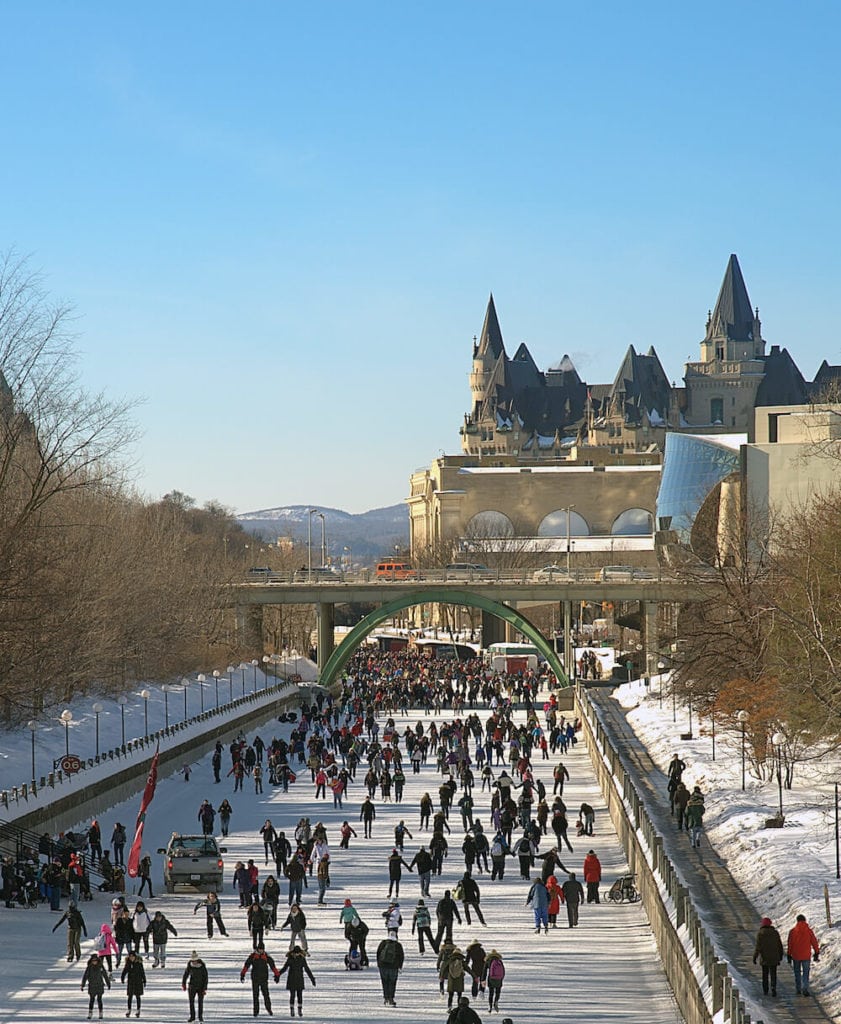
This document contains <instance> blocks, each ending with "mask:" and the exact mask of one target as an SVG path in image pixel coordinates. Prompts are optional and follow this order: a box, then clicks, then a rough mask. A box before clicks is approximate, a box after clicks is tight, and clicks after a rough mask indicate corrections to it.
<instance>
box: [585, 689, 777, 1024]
mask: <svg viewBox="0 0 841 1024" xmlns="http://www.w3.org/2000/svg"><path fill="white" fill-rule="evenodd" d="M576 706H577V708H578V713H579V716H580V718H581V722H582V728H583V731H584V733H585V736H586V738H587V745H588V748H589V751H590V757H591V760H592V762H593V768H594V770H595V773H596V777H597V778H598V780H599V784H600V786H601V790H602V795H603V796H604V798H605V801H606V803H607V807H608V811H609V813H610V816H611V820H612V821H613V824H614V827H615V828H616V832H617V834H618V836H619V838H620V841H621V842H622V845H623V847H624V850H625V854H626V856H627V858H628V865H629V867H630V869H631V871H633V872H634V873H635V874H636V881H637V888H638V890H639V892H640V894H641V896H642V901H643V905H644V906H645V910H646V913H647V915H648V919H649V922H650V923H651V927H652V931H653V933H654V936H655V940H656V942H657V946H658V949H659V951H660V955H661V958H662V960H663V966H664V969H665V971H666V975H667V977H668V978H669V982H670V984H671V985H672V990H673V992H674V994H675V999H676V1001H677V1004H678V1006H679V1008H680V1011H681V1013H682V1014H683V1017H684V1020H685V1021H686V1022H687V1024H710V1022H711V1021H712V1019H713V1017H716V1020H717V1021H719V1020H720V1021H729V1022H731V1024H750V1021H751V1017H750V1014H749V1013H748V1011H747V1009H746V1008H745V1003H744V1001H743V1000H742V998H741V994H740V992H739V989H738V987H737V986H736V984H735V983H734V980H733V977H732V975H731V974H730V971H729V969H728V965H727V964H726V963H725V962H724V961H722V960H720V959H719V958H718V957H717V956H716V953H715V949H714V947H713V943H712V940H711V939H710V937H709V935H708V933H707V930H706V928H705V926H704V924H703V922H702V921H701V918H700V916H699V914H698V912H697V911H696V910H695V907H694V905H693V902H692V898H691V896H690V893H689V890H688V889H687V888H686V886H684V885H683V884H682V883H681V881H680V879H679V876H678V872H677V870H676V869H675V866H674V864H673V863H672V861H671V860H670V858H669V857H668V856H667V854H666V852H665V850H664V849H663V839H662V837H661V836H660V834H659V832H658V831H657V828H656V827H655V825H654V823H653V822H652V821H651V818H650V817H649V815H648V812H647V811H646V809H645V805H644V802H643V798H642V797H641V795H640V793H639V791H638V790H637V787H636V785H635V783H634V780H633V778H632V776H631V774H630V772H629V770H628V769H627V768H626V766H625V765H624V763H623V761H622V757H621V755H620V752H619V751H618V750H617V748H616V747H615V746H614V745H613V743H612V742H611V738H610V734H609V732H608V730H607V729H606V728H605V726H604V724H603V722H602V721H601V719H600V717H599V715H598V713H597V710H596V709H595V708H594V706H593V704H592V703H591V701H590V699H589V696H588V695H587V692H586V690H584V689H583V688H582V687H581V686H580V685H579V687H578V688H577V690H576ZM699 977H700V978H702V979H703V981H704V982H705V983H706V984H705V985H702V984H700V983H699ZM719 1015H720V1016H719ZM757 1024H762V1022H761V1021H760V1022H757Z"/></svg>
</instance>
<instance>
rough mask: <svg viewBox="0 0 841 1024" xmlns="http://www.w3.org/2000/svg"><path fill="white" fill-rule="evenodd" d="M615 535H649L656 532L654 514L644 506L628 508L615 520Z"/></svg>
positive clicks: (612, 527)
mask: <svg viewBox="0 0 841 1024" xmlns="http://www.w3.org/2000/svg"><path fill="white" fill-rule="evenodd" d="M610 532H611V534H612V535H613V536H614V537H643V536H645V537H647V536H648V535H649V534H650V533H653V532H654V516H653V515H652V514H651V513H650V512H647V511H646V510H645V509H644V508H626V509H625V511H624V512H622V513H621V514H620V515H618V516H617V517H616V518H615V519H614V520H613V526H611V528H610Z"/></svg>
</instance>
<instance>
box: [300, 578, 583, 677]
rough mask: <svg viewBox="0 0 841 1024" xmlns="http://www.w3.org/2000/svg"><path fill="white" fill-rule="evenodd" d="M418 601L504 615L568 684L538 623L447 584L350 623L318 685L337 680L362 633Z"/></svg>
mask: <svg viewBox="0 0 841 1024" xmlns="http://www.w3.org/2000/svg"><path fill="white" fill-rule="evenodd" d="M418 604H456V605H465V606H466V607H468V608H478V609H480V610H481V611H483V612H488V613H489V614H491V615H495V616H497V618H500V619H503V620H504V621H505V622H508V623H510V624H511V625H512V626H513V627H514V628H515V629H518V630H519V631H520V632H521V633H523V634H525V636H527V637H528V638H529V639H530V640H531V642H532V643H533V644H534V646H535V647H536V648H537V649H538V651H540V653H541V654H542V655H543V657H544V658H545V659H546V661H547V662H548V663H549V667H550V668H551V669H552V671H553V672H554V673H555V677H556V678H557V680H558V685H559V686H569V685H570V681H569V678H568V676H567V674H566V672H565V671H564V669H563V666H562V665H561V661H560V659H559V658H558V654H557V652H556V651H555V649H554V648H553V647H552V645H551V644H550V643H549V642H548V641H547V639H546V637H545V636H544V635H543V634H542V633H541V632H540V630H539V629H538V628H537V626H535V625H534V624H533V623H532V622H530V621H529V620H528V619H527V618H526V617H525V616H524V615H523V614H521V613H520V612H518V611H516V610H515V609H513V608H510V607H509V606H508V605H506V604H502V603H501V602H499V601H494V600H492V599H491V598H488V597H484V596H483V595H481V594H476V593H472V592H471V591H469V590H451V589H449V588H447V589H446V590H445V589H440V590H436V589H432V590H424V591H423V592H421V593H413V594H411V595H406V596H403V597H399V598H396V599H395V600H394V601H389V602H388V603H387V604H383V605H380V607H379V608H377V609H375V610H374V611H372V612H369V613H368V615H366V616H365V618H364V619H362V620H361V622H358V623H357V624H356V625H355V626H354V627H353V629H352V630H351V631H350V632H349V633H348V635H347V636H346V637H345V638H344V640H342V642H341V643H340V644H339V646H338V647H336V648H335V649H334V650H333V652H332V654H331V655H330V657H329V658H328V659H327V661H326V663H325V665H324V668H323V669H322V671H321V676H320V680H319V681H320V683H321V685H322V686H326V687H330V686H332V684H333V683H334V682H336V681H337V679H338V678H339V675H340V673H341V671H342V669H343V668H344V667H345V665H346V664H347V662H348V660H349V659H350V656H351V655H352V654H353V652H354V651H355V650H356V649H357V647H358V646H359V645H360V644H361V643H362V641H363V640H364V639H365V637H366V636H367V635H368V634H369V633H370V632H371V631H372V630H373V629H376V627H377V626H378V625H379V624H380V623H381V622H384V621H385V620H386V619H390V618H393V617H394V615H395V614H396V613H397V612H401V611H403V610H404V609H406V608H411V607H413V606H414V605H418Z"/></svg>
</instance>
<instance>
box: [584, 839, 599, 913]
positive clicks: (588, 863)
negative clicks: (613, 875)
mask: <svg viewBox="0 0 841 1024" xmlns="http://www.w3.org/2000/svg"><path fill="white" fill-rule="evenodd" d="M601 880H602V865H601V861H600V860H599V858H598V857H597V856H596V851H595V850H588V852H587V856H586V857H585V858H584V882H585V884H586V886H587V902H588V903H598V902H599V882H601Z"/></svg>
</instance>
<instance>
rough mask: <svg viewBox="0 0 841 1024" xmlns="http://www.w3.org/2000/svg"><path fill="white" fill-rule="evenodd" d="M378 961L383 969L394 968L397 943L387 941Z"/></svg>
mask: <svg viewBox="0 0 841 1024" xmlns="http://www.w3.org/2000/svg"><path fill="white" fill-rule="evenodd" d="M380 961H381V963H382V965H383V967H394V966H395V965H396V963H397V943H396V942H392V941H387V942H386V944H385V947H384V948H383V951H382V955H381V956H380Z"/></svg>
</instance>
